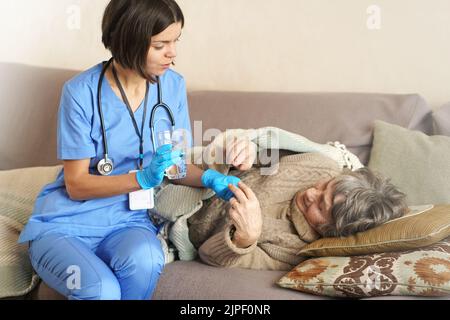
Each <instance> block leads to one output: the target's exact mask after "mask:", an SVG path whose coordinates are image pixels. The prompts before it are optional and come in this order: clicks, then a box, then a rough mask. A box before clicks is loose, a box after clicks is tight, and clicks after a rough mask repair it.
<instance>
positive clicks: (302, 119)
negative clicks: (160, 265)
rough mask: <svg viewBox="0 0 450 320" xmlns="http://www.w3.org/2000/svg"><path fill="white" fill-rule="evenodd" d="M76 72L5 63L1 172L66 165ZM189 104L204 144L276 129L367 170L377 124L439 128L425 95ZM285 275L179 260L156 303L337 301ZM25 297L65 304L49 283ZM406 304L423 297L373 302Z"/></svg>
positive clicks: (295, 96)
mask: <svg viewBox="0 0 450 320" xmlns="http://www.w3.org/2000/svg"><path fill="white" fill-rule="evenodd" d="M76 73H77V72H76V71H72V70H57V69H48V68H38V67H32V66H25V65H18V64H0V83H1V84H2V85H1V87H0V97H1V101H2V117H1V118H0V132H1V134H0V145H1V153H0V170H11V169H16V168H26V167H40V166H54V165H58V164H59V162H58V160H57V159H56V117H57V109H58V104H59V97H60V91H61V88H62V85H63V83H64V82H65V81H66V80H68V79H69V78H70V77H72V76H73V75H75V74H76ZM187 82H189V79H187ZM188 98H189V105H190V114H191V121H192V127H193V128H195V130H194V132H193V134H194V140H195V141H194V142H195V143H196V144H203V145H204V144H207V143H208V142H209V141H208V140H206V139H202V138H201V136H202V135H201V132H204V131H205V130H206V129H208V128H217V129H220V130H225V129H227V128H259V127H266V126H272V127H279V128H282V129H285V130H288V131H291V132H294V133H298V134H301V135H303V136H305V137H307V138H309V139H311V140H312V141H315V142H319V143H326V142H328V141H339V142H341V143H343V144H344V145H346V146H347V148H348V149H349V150H350V151H351V152H353V153H354V154H356V155H357V156H358V157H359V158H360V160H361V162H362V163H363V164H368V162H369V159H370V155H371V148H372V142H373V126H374V120H383V121H386V122H389V123H392V124H396V125H399V126H401V127H403V128H407V129H410V130H417V131H421V132H423V133H425V134H428V135H431V134H433V129H434V125H433V118H432V110H431V108H430V107H429V105H428V104H427V102H426V101H425V99H424V98H423V97H421V96H420V95H418V94H387V93H326V92H320V93H269V92H221V91H194V92H189V93H188ZM199 121H201V123H199ZM195 122H197V123H195ZM200 128H202V129H200ZM202 130H203V131H202ZM199 132H200V134H199ZM285 273H286V272H284V271H256V270H244V269H236V268H235V269H223V268H216V267H211V266H207V265H205V264H203V263H201V262H199V261H175V262H173V263H170V264H167V265H166V267H165V269H164V272H163V274H162V276H161V279H160V281H159V284H158V286H157V289H156V291H155V293H154V295H153V297H152V298H153V299H154V300H178V299H181V300H202V299H205V300H209V299H212V300H244V299H246V300H310V299H311V300H312V299H332V298H329V297H323V296H317V295H313V294H308V293H301V292H298V291H293V290H287V289H284V288H281V287H279V286H278V285H277V284H276V281H277V280H278V279H280V277H282V276H283V275H284V274H285ZM24 298H25V299H33V300H46V299H63V297H62V296H60V295H59V294H58V293H56V292H55V291H54V290H52V289H50V288H49V287H48V286H47V285H46V284H45V283H43V282H40V283H39V284H38V285H37V286H36V288H35V289H34V290H33V291H32V292H30V293H29V294H27V295H26V296H25V297H24ZM402 298H406V299H417V298H418V297H395V296H389V297H375V298H370V299H402Z"/></svg>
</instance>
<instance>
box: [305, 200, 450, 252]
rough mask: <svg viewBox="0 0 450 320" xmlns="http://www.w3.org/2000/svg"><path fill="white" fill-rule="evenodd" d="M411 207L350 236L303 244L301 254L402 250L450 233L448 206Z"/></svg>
mask: <svg viewBox="0 0 450 320" xmlns="http://www.w3.org/2000/svg"><path fill="white" fill-rule="evenodd" d="M410 209H411V210H410V212H409V213H408V214H407V215H405V216H403V217H401V218H398V219H395V220H391V221H388V222H387V223H384V224H382V225H381V226H378V227H376V228H373V229H370V230H367V231H364V232H359V233H357V234H355V235H352V236H349V237H342V238H322V239H319V240H316V241H314V242H313V243H310V244H309V245H307V246H305V247H303V248H302V250H301V251H300V255H302V256H312V257H329V256H352V255H362V254H373V253H381V252H393V251H405V250H410V249H415V248H421V247H424V246H427V245H430V244H433V243H436V242H437V241H440V240H442V239H445V238H447V237H449V236H450V205H436V206H435V205H424V206H414V207H410Z"/></svg>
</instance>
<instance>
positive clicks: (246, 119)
mask: <svg viewBox="0 0 450 320" xmlns="http://www.w3.org/2000/svg"><path fill="white" fill-rule="evenodd" d="M189 103H190V113H191V121H192V122H193V121H199V120H201V121H202V127H203V131H204V130H206V129H208V128H218V129H220V130H225V129H227V128H244V129H249V128H259V127H266V126H273V127H279V128H282V129H285V130H289V131H292V132H295V133H298V134H301V135H303V136H305V137H307V138H308V139H310V140H312V141H315V142H319V143H326V142H328V141H339V142H341V143H343V144H345V145H346V146H347V147H348V149H349V150H350V151H351V152H353V153H355V154H356V155H357V156H358V157H359V158H360V159H361V161H362V162H363V163H364V164H367V163H368V160H369V156H370V150H371V147H372V140H373V123H374V120H376V119H379V120H384V121H386V122H390V123H393V124H397V125H400V126H402V127H405V128H409V129H412V130H420V131H422V132H425V133H427V134H431V133H432V130H433V122H432V116H431V109H430V108H429V106H428V105H427V103H426V102H425V100H424V99H423V98H422V97H421V96H419V95H417V94H402V95H400V94H376V93H247V92H217V91H202V92H191V93H190V94H189ZM194 138H195V137H194Z"/></svg>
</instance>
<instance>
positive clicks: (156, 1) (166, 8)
mask: <svg viewBox="0 0 450 320" xmlns="http://www.w3.org/2000/svg"><path fill="white" fill-rule="evenodd" d="M173 23H181V25H182V27H184V16H183V12H182V11H181V9H180V7H179V6H178V4H177V3H176V2H175V1H173V0H111V1H110V2H109V4H108V6H107V7H106V9H105V13H104V15H103V21H102V32H103V36H102V42H103V44H104V46H105V48H106V49H108V50H110V51H111V53H112V56H113V57H114V59H115V61H116V62H117V63H119V64H120V65H121V66H122V67H124V68H127V69H132V70H134V71H135V72H137V73H138V74H139V75H140V76H142V77H143V78H146V79H148V80H149V81H150V82H152V83H155V82H156V79H155V78H154V77H152V76H151V75H149V74H147V72H146V71H145V69H146V65H147V55H148V51H149V49H150V45H151V37H152V36H155V35H157V34H159V33H161V32H163V31H164V30H165V29H167V27H169V26H170V25H171V24H173Z"/></svg>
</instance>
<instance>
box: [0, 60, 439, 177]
mask: <svg viewBox="0 0 450 320" xmlns="http://www.w3.org/2000/svg"><path fill="white" fill-rule="evenodd" d="M77 73H78V71H73V70H60V69H49V68H39V67H32V66H25V65H19V64H5V63H3V64H2V63H0V99H1V100H0V101H1V107H0V108H1V109H0V110H1V116H0V170H8V169H15V168H24V167H34V166H49V165H55V164H58V163H59V161H58V160H57V159H56V122H57V110H58V106H59V99H60V95H61V89H62V86H63V84H64V82H65V81H67V80H68V79H70V78H72V77H73V76H74V75H75V74H77ZM188 98H189V104H190V112H191V121H192V123H193V127H194V122H195V121H202V127H203V130H205V129H208V128H217V129H220V130H224V129H228V128H258V127H264V126H275V127H280V128H282V129H285V130H289V131H293V132H296V133H299V134H302V135H304V136H306V137H308V138H309V139H311V140H313V141H316V142H320V143H325V142H327V141H340V142H341V143H344V144H346V145H347V146H348V147H349V149H350V150H351V151H352V152H354V153H356V154H357V155H358V156H359V157H360V158H361V160H362V161H363V162H364V163H367V161H368V157H369V152H370V148H371V141H372V126H373V120H375V119H381V120H384V121H387V122H391V123H395V124H398V125H401V126H403V127H406V128H410V129H415V130H421V131H423V132H426V133H430V132H431V130H432V119H431V116H430V109H429V107H428V106H427V104H426V102H425V101H424V99H423V98H421V97H420V96H419V95H416V94H411V95H391V94H363V93H244V92H220V91H197V92H190V93H189V95H188Z"/></svg>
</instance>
